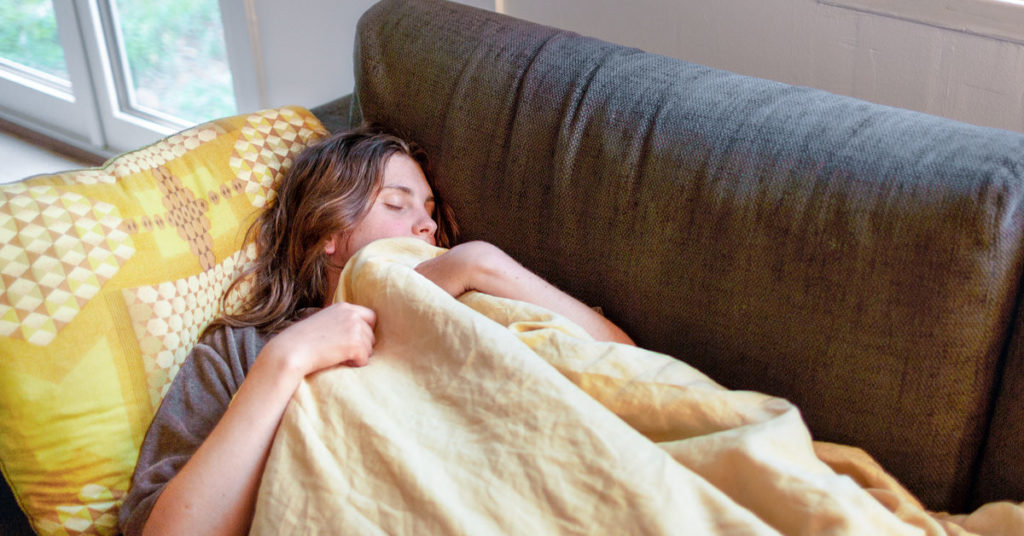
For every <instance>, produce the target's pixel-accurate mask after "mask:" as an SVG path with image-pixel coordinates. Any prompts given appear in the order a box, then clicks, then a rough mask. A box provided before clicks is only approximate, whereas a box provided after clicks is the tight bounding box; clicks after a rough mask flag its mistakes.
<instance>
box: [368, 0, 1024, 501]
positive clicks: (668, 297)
mask: <svg viewBox="0 0 1024 536" xmlns="http://www.w3.org/2000/svg"><path fill="white" fill-rule="evenodd" d="M357 49H358V54H359V56H358V57H359V60H358V62H357V74H356V79H357V96H358V100H359V102H360V103H361V110H362V113H363V115H364V117H365V118H367V119H369V120H374V121H380V122H383V123H386V124H389V125H392V126H394V127H396V128H400V129H403V130H406V131H408V132H410V133H411V135H412V136H413V137H414V138H416V139H417V140H418V141H419V142H420V143H422V144H423V145H424V146H425V147H426V149H427V150H428V152H429V153H430V154H431V156H432V159H433V162H434V165H435V170H436V175H437V182H438V186H437V187H438V189H439V190H440V191H441V193H442V195H444V196H445V198H446V199H448V200H450V202H451V204H452V205H453V208H454V209H455V213H456V215H457V216H458V218H459V220H460V225H461V227H462V229H463V230H464V234H465V237H466V238H480V239H486V240H490V241H492V242H494V243H496V244H497V245H499V246H500V247H502V248H504V249H506V250H507V251H509V253H511V254H512V255H513V256H515V257H516V258H518V259H519V260H521V261H522V262H523V263H524V264H525V265H527V266H528V267H530V268H533V269H534V270H536V271H538V272H539V273H540V274H541V275H543V276H545V277H547V278H548V279H549V280H551V281H552V282H553V283H555V284H557V285H559V286H561V287H563V288H565V289H567V290H568V291H570V292H571V293H572V294H574V295H576V296H578V297H580V298H582V299H583V300H585V301H587V302H589V303H591V304H594V305H601V306H602V307H603V308H604V310H605V312H606V313H607V314H608V316H609V317H611V318H612V319H614V320H615V321H617V322H618V323H620V324H621V325H622V326H623V327H624V328H625V329H626V331H627V332H629V333H630V334H631V335H633V336H634V338H635V339H636V340H637V341H638V342H639V343H640V344H641V345H643V346H646V347H648V348H651V349H655V350H659V351H663V352H666V353H669V354H671V355H674V356H676V357H678V358H680V359H683V360H685V361H688V362H689V363H691V364H693V365H695V366H696V367H698V368H700V369H702V370H704V371H705V372H707V373H708V374H710V375H711V376H712V377H713V378H715V379H716V380H718V381H720V382H722V383H723V384H725V385H727V386H730V387H733V388H738V389H754V390H760V391H764V392H768V393H770V394H774V395H778V396H783V397H787V398H789V399H790V400H792V401H793V402H795V403H796V404H797V405H799V406H800V407H801V409H802V411H803V413H804V415H805V418H806V420H807V422H808V424H809V425H810V428H811V430H812V431H813V432H814V433H815V435H816V437H817V438H818V439H821V440H828V441H836V442H841V443H848V444H854V445H857V446H860V447H863V448H864V449H866V450H867V451H868V452H870V453H871V454H873V455H874V456H876V457H877V458H878V459H879V460H880V461H881V462H882V463H883V464H884V465H885V466H886V467H887V468H888V469H890V470H891V471H892V472H893V473H895V474H896V475H897V476H898V477H899V478H900V479H901V480H902V481H903V482H904V483H905V484H906V485H907V486H908V487H909V488H910V489H911V490H913V491H914V492H916V493H917V494H918V495H919V497H920V498H921V499H922V500H923V501H924V502H925V503H926V504H927V505H928V506H930V507H931V508H934V509H947V508H949V509H960V508H961V507H962V506H963V505H964V503H965V501H966V497H967V493H968V489H969V487H970V484H971V477H972V473H973V470H974V466H975V463H976V461H977V457H978V455H979V448H980V443H981V441H982V435H983V432H984V429H985V423H986V419H987V408H988V404H989V402H990V400H989V396H990V391H991V389H992V386H993V382H994V377H995V373H996V367H997V363H998V361H999V359H998V358H999V355H1000V352H1001V350H1002V348H1003V341H1004V339H1005V335H1006V333H1007V331H1008V318H1009V316H1010V313H1011V309H1012V306H1013V302H1014V298H1015V296H1016V291H1017V285H1018V274H1019V273H1020V269H1021V258H1022V255H1021V247H1020V246H1021V231H1022V223H1021V222H1022V221H1024V220H1022V214H1021V207H1022V204H1021V201H1022V191H1021V189H1022V184H1024V180H1022V179H1024V136H1021V135H1017V134H1013V133H1009V132H1003V131H996V130H991V129H983V128H977V127H973V126H968V125H965V124H961V123H957V122H953V121H950V120H945V119H940V118H936V117H931V116H926V115H922V114H917V113H911V112H907V111H903V110H897V109H892V108H886V107H883V106H878V105H874V104H869V103H866V102H862V101H857V100H853V99H849V98H843V97H839V96H835V95H831V94H828V93H824V92H821V91H816V90H812V89H807V88H798V87H792V86H787V85H784V84H779V83H774V82H770V81H766V80H760V79H754V78H749V77H744V76H739V75H735V74H732V73H727V72H723V71H719V70H714V69H709V68H705V67H702V66H698V65H693V64H690V63H686V62H683V61H677V60H674V59H670V58H665V57H662V56H657V55H653V54H646V53H643V52H641V51H638V50H635V49H629V48H625V47H620V46H616V45H612V44H608V43H605V42H601V41H598V40H594V39H589V38H584V37H580V36H578V35H575V34H572V33H568V32H563V31H558V30H555V29H552V28H547V27H543V26H539V25H536V24H531V23H527V22H523V21H517V20H514V19H511V18H508V17H504V16H501V15H497V14H493V13H488V12H484V11H480V10H475V9H471V8H467V7H465V6H461V5H458V4H454V3H447V2H439V1H417V2H411V1H410V2H406V1H401V0H385V1H383V2H381V3H379V4H377V5H376V6H375V7H374V8H372V9H371V10H370V11H368V12H367V13H366V15H364V17H363V19H362V20H361V21H360V24H359V33H358V47H357Z"/></svg>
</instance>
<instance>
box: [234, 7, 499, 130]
mask: <svg viewBox="0 0 1024 536" xmlns="http://www.w3.org/2000/svg"><path fill="white" fill-rule="evenodd" d="M458 1H459V2H460V3H462V4H467V5H471V6H475V7H479V8H484V9H490V10H492V11H493V9H494V0H458ZM252 2H253V4H252V5H253V7H254V13H255V18H256V21H257V28H256V30H255V33H254V35H255V36H256V39H255V40H256V42H257V46H258V49H259V50H258V51H256V52H258V53H259V54H260V57H259V58H258V59H257V61H262V72H263V76H262V84H263V88H262V91H261V92H260V91H259V89H260V88H256V89H257V92H260V93H261V94H262V96H261V97H260V98H259V100H258V102H257V103H254V104H252V105H250V106H248V108H252V109H256V108H267V107H276V106H283V105H286V104H297V105H300V106H305V107H307V108H311V107H314V106H317V105H319V104H323V103H325V102H328V101H331V100H334V99H336V98H338V97H341V96H343V95H347V94H349V93H351V92H352V88H353V86H354V84H355V77H354V75H353V59H352V54H353V49H354V44H355V33H356V22H357V21H358V20H359V17H360V16H361V15H362V14H363V12H364V11H366V10H367V9H369V7H370V6H372V5H373V4H375V3H376V0H292V1H289V2H282V1H280V0H252ZM222 5H224V4H222ZM223 9H234V10H240V11H241V10H244V6H243V2H231V3H230V5H229V6H225V7H224V8H223ZM250 25H251V22H250ZM249 31H250V32H253V29H252V28H251V27H250V29H249ZM250 37H252V36H250ZM257 70H259V69H257ZM260 79H261V78H260V77H259V75H257V81H256V82H255V83H257V84H259V83H261V82H260V81H259V80H260ZM241 111H243V112H247V111H252V110H250V109H243V110H241Z"/></svg>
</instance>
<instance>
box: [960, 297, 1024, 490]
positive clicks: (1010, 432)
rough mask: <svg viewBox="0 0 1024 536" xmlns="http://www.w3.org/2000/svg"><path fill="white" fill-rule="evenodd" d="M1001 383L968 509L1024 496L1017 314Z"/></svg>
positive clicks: (1022, 374)
mask: <svg viewBox="0 0 1024 536" xmlns="http://www.w3.org/2000/svg"><path fill="white" fill-rule="evenodd" d="M1018 307H1019V306H1018ZM1001 380H1002V381H1001V383H1000V387H1001V388H1000V390H999V392H998V398H997V399H996V403H995V404H994V408H993V416H992V424H991V426H990V427H989V430H990V431H989V435H988V440H987V441H986V443H985V452H984V456H982V461H981V464H980V468H979V472H978V481H977V486H976V493H975V496H974V497H972V503H971V505H972V506H979V505H981V504H984V503H988V502H992V501H1000V500H1005V499H1014V498H1015V497H1024V454H1022V452H1021V447H1022V445H1024V319H1022V318H1021V316H1020V312H1019V311H1018V316H1017V319H1016V327H1015V330H1014V337H1013V339H1012V340H1011V342H1010V349H1009V351H1008V352H1007V356H1006V363H1005V368H1004V370H1003V373H1002V375H1001Z"/></svg>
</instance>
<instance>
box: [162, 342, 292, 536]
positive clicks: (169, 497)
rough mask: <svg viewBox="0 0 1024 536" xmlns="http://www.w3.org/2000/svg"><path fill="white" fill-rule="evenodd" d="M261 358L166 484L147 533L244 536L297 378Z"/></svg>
mask: <svg viewBox="0 0 1024 536" xmlns="http://www.w3.org/2000/svg"><path fill="white" fill-rule="evenodd" d="M265 357H266V356H264V355H262V354H261V355H260V357H259V358H257V359H256V361H255V362H254V363H253V366H252V368H251V369H250V371H249V374H248V375H247V377H246V379H245V380H244V381H243V382H242V384H241V386H240V387H239V389H238V392H237V393H236V394H235V397H234V399H233V400H232V402H231V404H230V405H229V406H228V409H227V411H226V412H225V413H224V415H223V416H222V417H221V419H220V421H219V422H218V423H217V426H216V427H214V429H213V431H212V432H211V433H210V435H209V436H208V437H207V438H206V440H205V441H204V442H203V444H202V445H201V446H200V447H199V449H198V450H197V451H196V452H195V454H194V455H193V456H192V457H191V458H190V459H189V461H188V462H187V463H186V464H185V466H184V467H183V468H182V469H181V471H180V472H179V473H178V474H177V475H176V476H175V477H174V478H173V479H172V480H171V481H170V482H169V483H168V484H167V487H166V488H165V489H164V490H163V493H162V494H161V495H160V498H159V499H158V500H157V502H156V504H155V505H154V507H153V510H152V512H151V513H150V516H149V519H148V520H147V522H146V527H145V531H144V532H145V533H146V534H189V535H192V534H245V533H246V532H247V531H248V529H249V524H250V521H251V519H252V511H253V508H254V506H255V501H256V492H257V490H258V488H259V481H260V476H261V475H262V472H263V467H264V464H265V462H266V458H267V453H268V452H269V449H270V445H271V442H272V441H273V438H274V434H275V433H276V431H277V426H278V424H279V423H280V420H281V416H282V415H283V413H284V409H285V407H287V404H288V401H289V400H290V398H291V396H292V394H293V392H294V391H295V388H296V386H297V385H298V382H299V381H300V380H301V378H302V376H301V374H297V373H295V372H293V371H289V370H288V369H287V364H286V363H287V362H286V361H284V360H280V359H271V358H265Z"/></svg>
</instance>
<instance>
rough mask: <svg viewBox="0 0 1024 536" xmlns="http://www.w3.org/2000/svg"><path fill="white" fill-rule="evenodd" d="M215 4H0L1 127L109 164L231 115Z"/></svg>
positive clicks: (198, 0) (57, 0)
mask: <svg viewBox="0 0 1024 536" xmlns="http://www.w3.org/2000/svg"><path fill="white" fill-rule="evenodd" d="M224 29H225V26H224V24H223V23H222V21H221V12H220V5H219V0H175V1H174V2H153V1H151V0H0V117H4V118H5V119H8V120H12V121H15V122H18V123H21V124H26V125H27V126H30V127H31V128H34V129H36V130H39V131H41V132H44V133H45V134H48V135H50V136H52V137H55V138H57V139H60V140H62V141H64V142H66V143H71V144H72V145H75V146H79V147H82V148H86V149H90V150H93V151H95V150H96V149H97V148H102V150H101V151H100V152H106V153H109V154H113V153H117V152H121V151H124V150H127V149H130V148H135V147H139V146H141V145H144V144H145V143H148V142H150V141H153V140H155V139H158V138H159V137H162V136H164V135H167V134H169V133H171V132H174V131H177V130H180V129H182V128H184V127H187V126H189V125H192V124H195V123H198V122H201V121H204V120H207V119H212V118H215V117H220V116H225V115H231V114H233V113H236V111H237V110H238V106H237V105H236V99H235V89H234V87H235V85H236V81H234V80H233V77H232V70H231V68H230V66H229V64H228V54H227V46H226V42H225V36H224Z"/></svg>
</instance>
